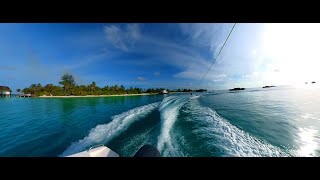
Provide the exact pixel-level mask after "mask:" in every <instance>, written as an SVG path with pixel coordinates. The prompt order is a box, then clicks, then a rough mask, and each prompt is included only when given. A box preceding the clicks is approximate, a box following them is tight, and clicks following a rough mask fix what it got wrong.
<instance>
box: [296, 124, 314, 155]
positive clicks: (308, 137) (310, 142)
mask: <svg viewBox="0 0 320 180" xmlns="http://www.w3.org/2000/svg"><path fill="white" fill-rule="evenodd" d="M299 130H300V133H299V137H300V139H299V140H300V143H301V144H302V145H301V146H300V149H299V151H298V156H316V150H317V147H318V143H317V142H316V138H315V136H316V134H317V133H318V131H317V130H314V129H308V128H299Z"/></svg>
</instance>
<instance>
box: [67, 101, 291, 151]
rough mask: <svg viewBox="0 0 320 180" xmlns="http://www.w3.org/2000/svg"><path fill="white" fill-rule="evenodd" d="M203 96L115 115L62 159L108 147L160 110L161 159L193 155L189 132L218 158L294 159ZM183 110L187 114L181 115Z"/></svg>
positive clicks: (133, 144) (137, 139) (135, 144)
mask: <svg viewBox="0 0 320 180" xmlns="http://www.w3.org/2000/svg"><path fill="white" fill-rule="evenodd" d="M199 97H200V96H168V97H165V98H164V99H163V100H162V101H161V102H156V103H152V104H148V105H145V106H141V107H137V108H134V109H131V110H129V111H127V112H124V113H121V114H119V115H116V116H113V117H112V121H110V123H108V124H103V125H97V126H96V127H95V128H93V129H92V130H91V131H90V133H89V135H88V136H86V137H85V138H84V139H82V140H80V141H78V142H74V143H73V144H71V145H70V146H69V147H68V148H67V149H66V150H65V151H64V152H63V153H62V156H67V155H70V154H73V153H77V152H80V151H83V150H85V149H87V148H89V147H91V146H93V145H97V144H105V143H107V142H109V141H110V140H112V139H113V138H114V137H116V136H117V135H119V134H120V133H122V132H124V131H125V130H126V129H128V128H129V127H130V125H131V124H133V123H134V122H136V121H137V120H139V119H142V118H143V117H145V116H147V115H148V114H150V113H151V112H152V111H154V110H156V109H158V110H159V112H160V120H161V122H160V126H161V127H160V133H159V135H158V138H157V140H156V142H155V143H156V144H157V149H158V150H159V151H160V153H161V156H192V154H190V152H189V150H188V149H190V148H189V147H187V146H188V143H185V142H188V139H185V138H187V137H188V136H184V135H185V133H192V134H193V136H191V137H194V135H195V136H196V137H199V138H201V139H203V141H201V142H199V143H200V144H202V145H201V148H206V151H209V152H210V154H211V155H213V156H215V155H217V154H215V152H216V151H217V150H218V151H219V154H218V156H268V157H269V156H290V154H288V153H286V152H284V151H283V150H281V149H280V148H279V147H277V146H273V145H271V144H270V143H268V142H266V141H264V140H261V139H259V138H257V137H255V136H253V135H251V134H249V133H247V132H245V131H243V130H241V129H239V128H238V127H236V126H235V125H232V124H231V123H230V122H229V121H228V120H226V119H224V118H222V117H221V116H219V115H218V114H217V112H215V111H214V110H212V109H210V108H208V107H205V106H202V105H201V104H200V102H199ZM182 107H183V114H181V116H179V113H180V111H181V108H182ZM177 120H179V124H180V123H182V124H184V123H186V122H185V121H188V122H190V123H191V124H192V128H191V130H190V132H186V131H184V130H185V129H184V128H182V129H181V128H180V130H177V129H176V128H177V127H175V123H176V122H177ZM188 126H189V125H188ZM155 127H156V126H154V127H153V128H150V129H149V130H148V131H146V132H144V133H142V134H138V135H136V136H134V137H130V138H129V139H128V141H127V143H126V145H125V146H124V147H123V148H122V149H123V151H125V152H124V155H125V156H130V155H132V152H133V151H130V150H131V149H132V148H134V149H138V148H139V147H140V146H141V144H145V143H147V141H148V139H149V138H148V137H149V134H150V131H152V130H153V129H154V128H155ZM158 127H159V126H158ZM189 127H191V126H189ZM189 138H190V136H189ZM184 141H185V142H184ZM200 144H199V145H200ZM193 148H197V147H193ZM198 148H199V147H198ZM199 151H201V149H199ZM211 152H212V153H211ZM200 154H201V153H200Z"/></svg>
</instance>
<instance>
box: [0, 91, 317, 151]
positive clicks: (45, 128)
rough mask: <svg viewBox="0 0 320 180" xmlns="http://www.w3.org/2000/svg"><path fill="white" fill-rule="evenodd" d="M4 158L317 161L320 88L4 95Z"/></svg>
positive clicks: (0, 103)
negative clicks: (90, 155)
mask: <svg viewBox="0 0 320 180" xmlns="http://www.w3.org/2000/svg"><path fill="white" fill-rule="evenodd" d="M0 107H1V108H0V156H9V157H12V156H26V157H33V156H66V155H70V154H73V153H77V152H80V151H82V150H85V149H88V148H90V147H91V146H94V145H99V144H105V145H107V146H108V147H109V148H111V149H112V150H113V151H115V152H117V153H118V154H120V156H133V155H134V153H135V152H136V151H137V150H138V149H139V148H140V147H142V146H143V145H144V144H151V145H154V146H155V147H157V149H158V150H159V151H160V152H161V156H175V157H199V156H200V157H220V156H222V157H234V156H236V157H241V156H254V157H260V156H267V157H271V156H272V157H273V156H320V89H319V88H313V87H311V85H310V87H309V88H293V87H275V88H267V89H263V88H253V89H246V90H244V91H237V92H233V93H230V92H228V91H214V92H212V93H193V95H190V93H175V94H169V95H149V96H127V97H97V98H52V99H49V98H15V97H13V98H0Z"/></svg>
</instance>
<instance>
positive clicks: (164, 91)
mask: <svg viewBox="0 0 320 180" xmlns="http://www.w3.org/2000/svg"><path fill="white" fill-rule="evenodd" d="M159 94H168V91H167V90H163V91H161V92H160V93H159Z"/></svg>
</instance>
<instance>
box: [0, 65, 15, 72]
mask: <svg viewBox="0 0 320 180" xmlns="http://www.w3.org/2000/svg"><path fill="white" fill-rule="evenodd" d="M0 70H4V71H15V70H16V68H15V67H12V66H0Z"/></svg>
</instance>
